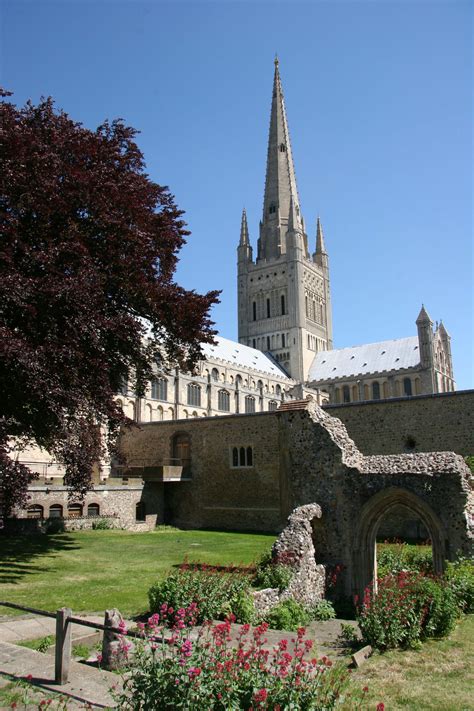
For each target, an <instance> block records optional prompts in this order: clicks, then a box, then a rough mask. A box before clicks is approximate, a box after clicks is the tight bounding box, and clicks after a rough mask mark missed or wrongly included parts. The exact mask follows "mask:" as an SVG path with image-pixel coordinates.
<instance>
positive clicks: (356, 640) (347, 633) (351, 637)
mask: <svg viewBox="0 0 474 711" xmlns="http://www.w3.org/2000/svg"><path fill="white" fill-rule="evenodd" d="M339 640H340V641H341V642H342V643H343V644H344V645H346V646H347V647H350V648H351V649H355V648H357V647H360V645H361V644H362V641H361V639H360V637H359V635H358V634H357V630H356V628H355V627H354V626H353V625H351V624H350V623H349V622H342V623H341V633H340V635H339Z"/></svg>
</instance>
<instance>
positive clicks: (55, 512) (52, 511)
mask: <svg viewBox="0 0 474 711" xmlns="http://www.w3.org/2000/svg"><path fill="white" fill-rule="evenodd" d="M62 515H63V507H62V506H61V504H53V505H52V506H50V507H49V518H61V517H62Z"/></svg>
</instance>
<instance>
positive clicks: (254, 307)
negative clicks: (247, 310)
mask: <svg viewBox="0 0 474 711" xmlns="http://www.w3.org/2000/svg"><path fill="white" fill-rule="evenodd" d="M252 315H253V320H254V321H256V320H257V302H256V301H252Z"/></svg>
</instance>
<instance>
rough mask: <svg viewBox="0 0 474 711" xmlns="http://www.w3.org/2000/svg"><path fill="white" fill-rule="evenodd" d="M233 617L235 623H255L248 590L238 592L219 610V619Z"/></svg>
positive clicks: (250, 595) (253, 608)
mask: <svg viewBox="0 0 474 711" xmlns="http://www.w3.org/2000/svg"><path fill="white" fill-rule="evenodd" d="M229 615H234V617H235V622H238V623H240V624H246V623H248V624H252V623H254V622H256V612H255V604H254V600H253V595H252V594H251V593H250V592H249V591H248V590H239V591H238V592H236V594H235V595H234V596H233V598H232V599H231V600H229V602H227V603H225V604H224V605H223V606H222V607H221V610H220V616H221V617H229Z"/></svg>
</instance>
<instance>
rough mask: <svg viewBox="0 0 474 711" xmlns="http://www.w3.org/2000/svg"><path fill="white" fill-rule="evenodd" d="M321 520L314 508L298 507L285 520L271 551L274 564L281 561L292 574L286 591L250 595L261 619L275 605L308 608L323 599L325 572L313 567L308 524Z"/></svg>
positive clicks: (309, 505)
mask: <svg viewBox="0 0 474 711" xmlns="http://www.w3.org/2000/svg"><path fill="white" fill-rule="evenodd" d="M321 516H322V512H321V507H320V506H318V505H317V504H306V505H305V506H299V507H298V508H296V509H295V510H294V511H292V513H291V514H290V516H289V517H288V523H287V525H286V526H285V528H284V529H283V531H282V532H281V533H280V535H279V536H278V538H277V540H276V541H275V543H274V544H273V547H272V559H273V561H274V562H275V563H278V562H279V561H284V562H285V564H287V565H288V566H289V567H290V568H291V569H292V571H293V576H292V578H291V580H290V583H289V585H288V587H287V588H286V589H285V590H283V591H281V592H280V591H279V590H278V589H277V588H266V589H264V590H259V591H258V592H256V593H255V594H254V602H255V608H256V610H257V611H258V612H259V613H260V614H262V615H264V614H266V613H267V612H268V611H269V610H270V609H271V608H272V607H275V605H277V604H278V603H279V602H282V601H283V600H287V599H288V598H290V597H291V598H293V599H294V600H296V602H299V603H301V604H302V605H305V606H306V607H310V606H312V605H314V604H316V603H317V602H318V601H319V600H322V599H323V598H324V592H325V577H326V571H325V568H324V566H323V565H318V564H317V563H316V554H315V550H314V545H313V528H312V525H311V524H312V521H313V520H314V519H319V518H321Z"/></svg>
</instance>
